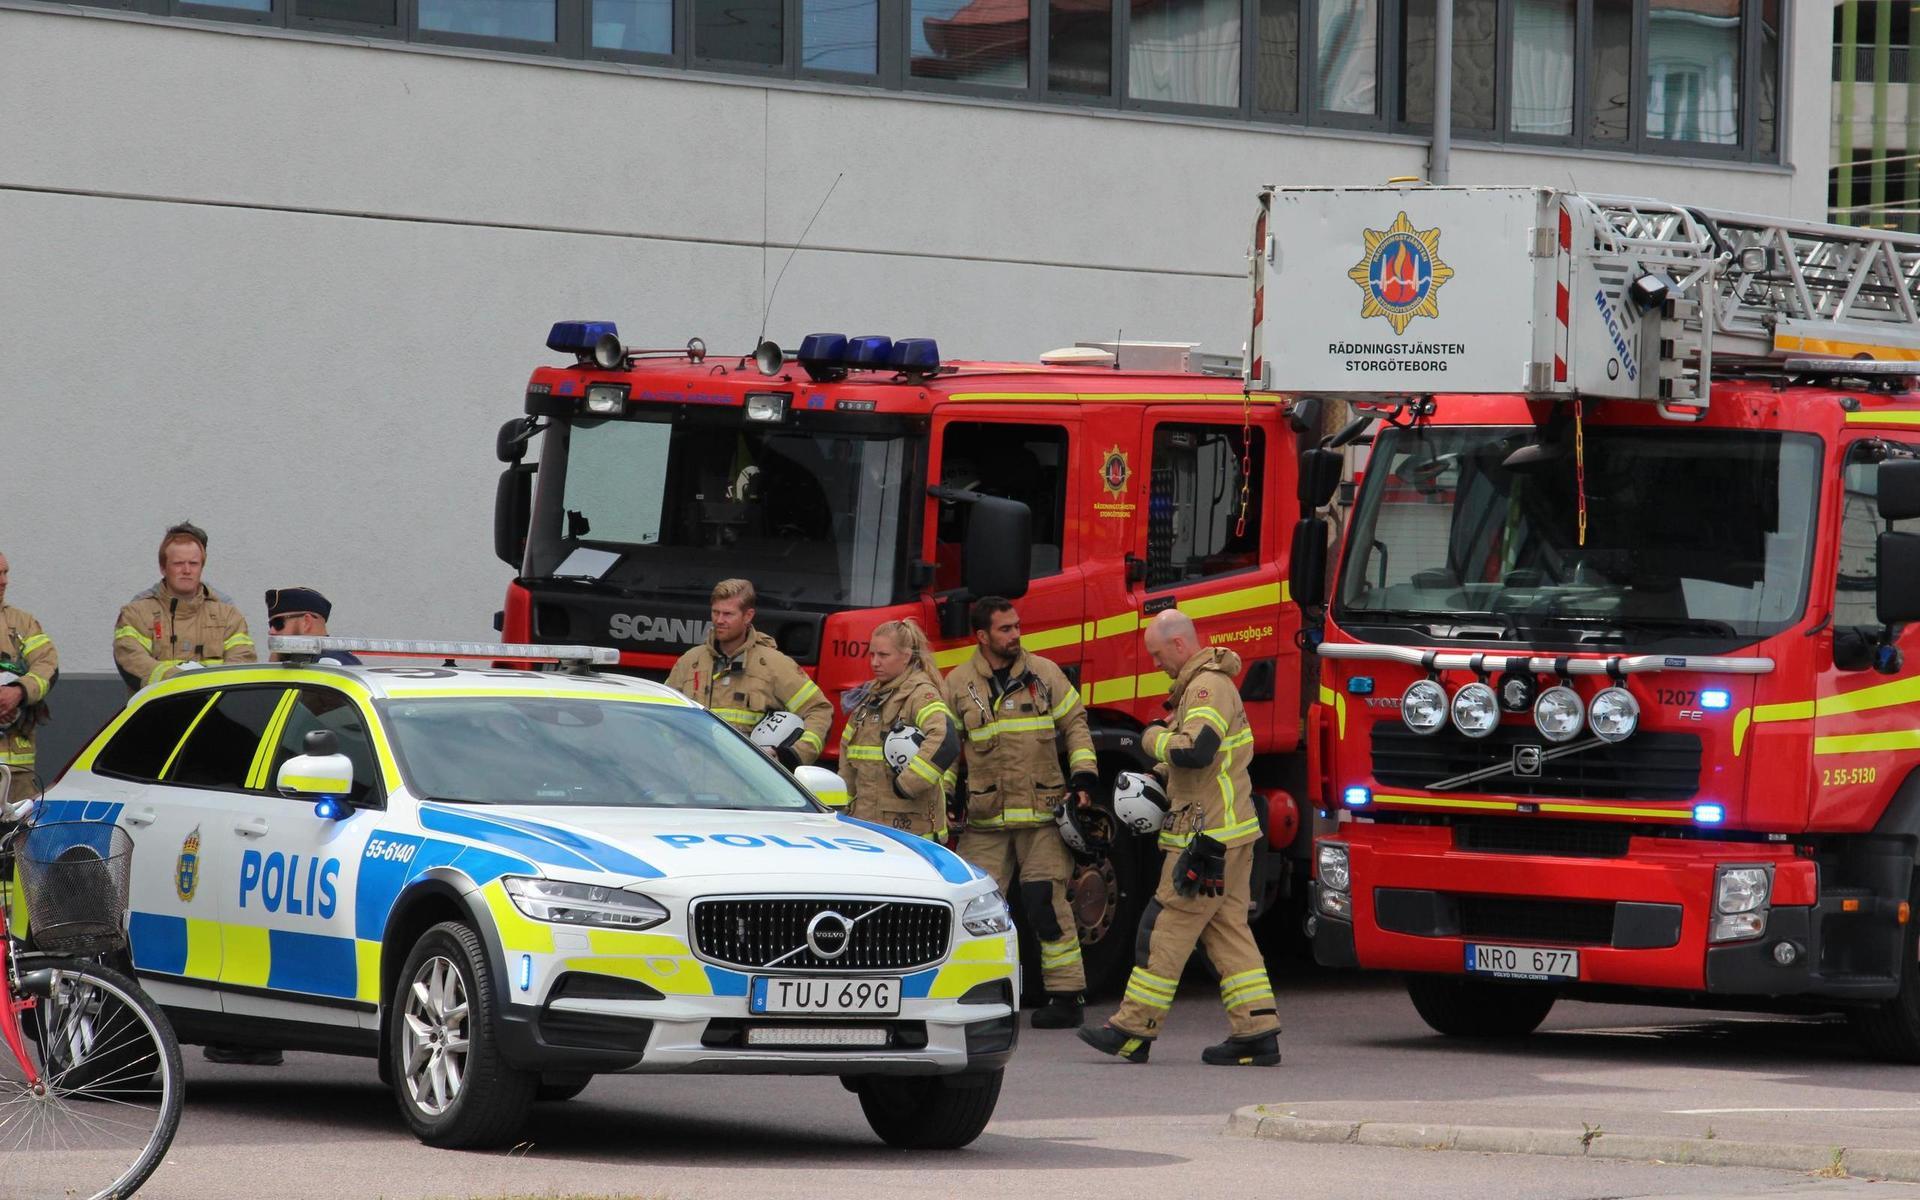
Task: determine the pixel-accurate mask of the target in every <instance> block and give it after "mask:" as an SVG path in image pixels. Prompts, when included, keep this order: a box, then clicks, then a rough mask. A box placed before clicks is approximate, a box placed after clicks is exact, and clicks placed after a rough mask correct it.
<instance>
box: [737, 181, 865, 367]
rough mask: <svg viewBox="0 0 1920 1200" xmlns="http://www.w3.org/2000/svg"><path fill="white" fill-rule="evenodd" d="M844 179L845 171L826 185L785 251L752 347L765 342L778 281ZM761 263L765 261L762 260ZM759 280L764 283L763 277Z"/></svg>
mask: <svg viewBox="0 0 1920 1200" xmlns="http://www.w3.org/2000/svg"><path fill="white" fill-rule="evenodd" d="M846 177H847V173H846V172H845V171H842V172H840V173H839V174H838V175H835V176H834V177H833V182H832V183H830V184H828V185H827V194H826V195H824V196H822V197H820V207H819V208H816V209H814V210H813V216H811V217H809V218H807V227H806V228H805V229H802V230H801V231H800V238H799V240H798V241H796V242H794V243H793V249H791V250H789V251H787V261H786V262H783V263H781V264H780V273H779V274H778V275H775V276H774V277H773V290H772V291H771V292H768V293H767V306H766V307H765V308H764V309H761V310H760V336H759V337H756V338H754V339H753V344H754V345H756V346H758V345H759V344H760V343H761V342H764V341H766V340H767V318H768V317H770V316H772V315H773V298H774V297H775V296H777V295H779V294H780V281H781V280H782V279H785V278H786V277H787V268H788V267H790V266H792V265H793V256H794V255H796V254H798V253H800V247H802V246H804V245H806V243H807V235H808V234H809V233H812V232H813V223H814V222H815V221H818V220H819V219H820V213H821V212H822V211H823V210H825V208H826V207H827V201H829V200H831V199H833V189H834V188H837V187H839V186H840V181H841V180H842V179H845V178H846ZM764 236H765V235H764V234H763V235H762V237H764ZM762 261H763V262H764V261H765V260H764V259H762ZM761 278H762V281H763V282H764V280H765V276H764V275H763V276H762V277H761Z"/></svg>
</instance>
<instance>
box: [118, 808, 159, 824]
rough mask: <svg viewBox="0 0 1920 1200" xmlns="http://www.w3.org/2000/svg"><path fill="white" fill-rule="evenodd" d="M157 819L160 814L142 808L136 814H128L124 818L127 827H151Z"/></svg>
mask: <svg viewBox="0 0 1920 1200" xmlns="http://www.w3.org/2000/svg"><path fill="white" fill-rule="evenodd" d="M159 819H160V814H159V813H157V812H155V811H153V810H152V809H151V808H143V809H140V810H139V811H138V812H130V813H128V814H127V816H126V821H127V824H129V825H151V824H153V823H154V822H155V821H158V820H159Z"/></svg>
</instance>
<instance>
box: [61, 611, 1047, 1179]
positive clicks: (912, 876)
mask: <svg viewBox="0 0 1920 1200" xmlns="http://www.w3.org/2000/svg"><path fill="white" fill-rule="evenodd" d="M271 645H272V649H273V650H274V651H276V652H277V653H279V654H280V655H281V656H282V657H283V659H286V660H287V661H282V662H277V663H269V664H262V665H258V666H225V667H212V668H207V669H204V670H199V671H194V672H191V673H187V674H183V675H180V676H177V677H175V678H173V679H168V680H165V681H163V682H160V683H157V684H155V685H153V686H150V687H147V688H145V689H143V690H142V691H141V692H139V693H138V694H137V695H136V696H134V698H133V699H132V701H131V702H130V703H129V705H128V706H127V709H126V710H125V711H124V712H122V713H121V714H120V715H119V716H118V717H117V718H116V719H115V720H114V721H113V722H112V723H111V724H110V725H108V726H107V727H106V728H105V729H104V730H103V731H102V732H101V733H100V734H99V736H98V737H96V738H95V739H94V741H93V742H92V743H91V744H90V745H89V746H88V747H87V748H86V750H85V751H84V752H83V753H82V754H81V755H80V757H79V758H78V759H77V760H75V762H74V764H73V767H72V768H71V769H70V770H69V771H68V772H67V774H66V775H65V776H64V777H63V778H62V779H61V780H60V781H59V783H58V784H56V785H55V786H54V787H53V788H52V789H51V790H50V791H49V792H48V794H47V797H46V798H45V800H44V801H43V803H42V811H41V812H40V814H39V815H38V818H37V819H39V820H42V821H50V820H83V821H103V822H113V823H115V824H118V825H120V826H122V827H123V828H125V829H126V830H127V831H128V833H130V834H131V835H132V837H133V838H134V840H135V842H136V845H137V849H136V852H135V854H134V868H133V870H134V880H133V899H132V905H131V908H132V912H131V914H130V917H129V929H128V934H129V951H128V953H129V955H130V958H131V962H130V963H128V964H125V965H128V966H130V967H131V968H132V969H133V971H134V972H135V973H136V974H137V975H138V976H139V978H140V980H141V982H142V983H143V985H144V986H145V987H146V988H147V989H148V991H149V992H150V993H151V994H152V995H153V997H154V998H155V999H156V1000H157V1001H158V1002H159V1003H160V1004H161V1005H162V1006H163V1007H164V1008H165V1009H166V1010H167V1014H168V1016H169V1017H171V1018H172V1020H173V1022H174V1025H175V1028H176V1029H177V1030H178V1032H179V1034H180V1038H181V1040H182V1041H183V1042H202V1043H221V1044H225V1045H241V1046H257V1047H279V1048H283V1049H296V1050H318V1051H329V1052H335V1053H340V1054H352V1055H362V1056H367V1057H376V1058H377V1060H378V1062H379V1069H380V1073H381V1076H382V1077H383V1078H384V1079H386V1080H387V1081H388V1082H389V1083H390V1084H391V1086H392V1088H393V1092H394V1095H395V1097H396V1099H397V1100H398V1102H399V1106H400V1110H401V1112H402V1113H403V1114H404V1116H405V1118H406V1121H407V1123H408V1124H409V1125H410V1126H411V1127H412V1128H413V1130H414V1132H415V1133H416V1134H417V1135H418V1136H419V1137H420V1138H421V1139H422V1140H424V1141H426V1142H429V1143H431V1144H434V1145H442V1146H480V1145H497V1144H501V1143H504V1142H509V1141H511V1140H513V1138H514V1136H515V1132H516V1130H517V1129H518V1128H519V1127H520V1126H521V1124H522V1122H523V1120H524V1118H525V1116H526V1113H527V1110H528V1106H529V1105H530V1104H532V1103H533V1102H534V1101H535V1100H537V1099H564V1098H565V1097H567V1096H570V1095H573V1094H575V1093H577V1092H578V1091H579V1090H580V1089H581V1088H582V1087H584V1086H585V1085H586V1081H587V1080H588V1079H589V1078H590V1077H591V1076H593V1075H595V1074H599V1073H605V1072H711V1073H746V1074H808V1075H836V1076H839V1077H840V1079H841V1081H842V1082H843V1083H844V1084H845V1085H846V1087H847V1088H848V1090H850V1091H853V1092H854V1093H856V1094H857V1095H858V1097H859V1100H860V1104H861V1107H862V1109H863V1110H864V1111H865V1114H866V1116H867V1120H868V1121H869V1123H870V1124H871V1125H872V1127H873V1129H874V1131H875V1132H876V1133H878V1134H879V1135H880V1137H881V1138H883V1139H884V1140H885V1141H887V1142H889V1143H891V1144H894V1145H899V1146H910V1147H925V1148H934V1147H954V1146H961V1145H965V1144H966V1143H968V1142H970V1141H972V1140H973V1139H974V1137H976V1136H977V1135H978V1134H979V1132H980V1130H981V1129H982V1128H983V1127H984V1126H985V1125H986V1122H987V1120H988V1118H989V1117H990V1116H991V1115H992V1112H993V1108H994V1104H995V1102H996V1100H997V1099H998V1096H999V1091H1000V1080H1001V1073H1002V1069H1003V1067H1004V1065H1005V1063H1006V1061H1007V1058H1008V1056H1009V1055H1010V1053H1011V1051H1012V1049H1013V1046H1014V1039H1015V1029H1016V1021H1015V1019H1014V1018H1015V1010H1014V1007H1013V1005H1014V997H1015V996H1016V995H1017V994H1018V988H1017V984H1018V979H1017V972H1018V966H1017V961H1018V959H1017V953H1016V948H1015V939H1014V935H1013V932H1012V924H1011V920H1010V918H1009V916H1008V913H1007V908H1006V904H1005V902H1004V901H1003V899H1002V897H1001V896H1000V894H999V892H998V891H997V890H996V889H995V887H994V885H993V882H992V880H990V879H988V878H986V877H985V876H983V875H982V874H981V873H980V872H979V871H977V870H975V869H974V868H972V867H970V866H968V865H967V864H966V863H964V862H963V861H961V860H960V859H959V858H957V857H955V856H954V855H953V854H951V853H949V852H948V851H946V850H945V849H943V848H941V847H939V846H936V845H933V844H932V843H929V842H927V841H925V840H923V839H920V838H915V837H910V836H908V835H905V834H902V833H898V832H896V831H893V830H888V829H884V828H881V827H879V826H875V825H870V824H866V823H864V822H860V821H855V820H852V819H850V818H848V817H845V816H842V815H839V814H837V813H835V812H833V811H832V810H831V809H829V808H828V807H827V806H825V805H823V804H822V803H820V802H819V801H818V800H817V799H816V798H815V793H824V792H825V791H827V790H828V789H830V788H833V787H837V786H840V785H839V781H838V777H837V776H835V775H834V774H833V773H832V772H829V771H825V770H822V769H819V768H811V767H808V768H801V770H800V772H799V774H798V777H797V778H796V776H794V775H789V774H788V773H787V772H785V771H784V770H782V769H781V768H779V767H778V766H776V765H775V764H774V763H773V762H772V761H770V760H769V759H768V758H767V757H766V756H765V755H764V754H762V753H761V752H760V751H758V750H757V749H755V748H754V747H753V746H752V745H751V744H750V743H749V742H748V741H747V740H746V739H744V738H742V737H741V736H740V735H739V734H737V733H735V732H734V731H733V730H732V729H730V728H729V727H728V726H727V725H726V724H725V723H724V722H722V721H720V720H719V719H718V718H716V717H713V716H712V715H710V714H709V713H707V712H706V711H705V710H704V709H702V708H700V707H699V706H698V705H695V704H693V703H692V702H691V701H688V700H685V699H683V698H681V697H680V696H678V695H676V694H674V693H673V692H670V691H669V690H667V689H666V688H664V687H662V686H660V685H658V684H654V683H650V682H647V681H645V680H641V679H636V678H632V677H627V676H620V675H603V674H596V673H593V672H591V671H590V670H589V669H588V668H589V667H590V666H591V665H592V664H596V663H605V662H608V661H610V660H611V659H612V656H613V654H614V652H613V651H611V650H599V649H594V648H590V647H566V648H559V647H553V646H502V645H493V644H485V643H461V644H446V643H415V642H387V641H363V640H358V639H346V638H276V639H274V640H273V641H272V643H271ZM335 650H348V651H352V652H353V653H354V654H356V655H359V656H361V657H363V658H365V659H368V660H376V661H377V660H378V659H379V658H380V657H381V656H394V655H408V656H416V657H417V656H431V658H433V659H444V660H445V661H446V664H447V665H445V666H417V665H386V666H380V665H370V664H367V665H354V666H337V665H326V664H322V663H320V662H319V661H318V659H319V658H320V656H322V655H324V654H326V653H327V652H329V651H335ZM476 658H477V659H485V660H500V659H506V660H512V661H514V662H521V661H525V662H528V663H542V662H551V663H555V664H558V665H560V666H564V667H566V668H567V669H566V670H552V669H548V670H534V669H514V670H501V669H489V668H488V667H487V666H486V665H485V664H481V665H479V666H476V667H472V668H457V667H455V666H454V665H453V663H454V662H455V661H456V660H465V659H476ZM386 661H388V662H393V661H394V659H393V658H392V657H387V658H386ZM803 785H804V786H803ZM809 788H811V789H813V791H811V792H810V791H809Z"/></svg>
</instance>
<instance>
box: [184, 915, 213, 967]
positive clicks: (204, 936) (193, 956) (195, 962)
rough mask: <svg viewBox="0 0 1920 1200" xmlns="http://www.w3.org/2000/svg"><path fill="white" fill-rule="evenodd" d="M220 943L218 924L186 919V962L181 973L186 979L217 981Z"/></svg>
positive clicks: (190, 918)
mask: <svg viewBox="0 0 1920 1200" xmlns="http://www.w3.org/2000/svg"><path fill="white" fill-rule="evenodd" d="M222 941H223V936H222V934H221V932H220V922H218V921H207V920H202V919H201V918H199V917H188V918H187V962H186V968H185V969H184V970H183V971H182V972H181V973H182V974H184V975H185V976H186V977H187V978H188V979H206V980H210V981H211V980H216V979H219V978H220V957H221V949H222Z"/></svg>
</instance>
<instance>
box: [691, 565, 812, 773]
mask: <svg viewBox="0 0 1920 1200" xmlns="http://www.w3.org/2000/svg"><path fill="white" fill-rule="evenodd" d="M755 599H756V597H755V595H754V591H753V584H751V583H749V582H748V581H747V580H744V579H722V580H721V581H720V582H719V583H716V584H714V585H713V595H712V597H711V598H710V600H709V603H710V605H711V608H710V609H709V615H710V616H711V617H712V618H713V631H712V632H711V633H709V634H708V635H707V640H706V641H705V642H703V643H701V644H700V645H698V646H695V647H694V648H693V649H691V650H689V651H687V652H686V653H685V654H682V655H681V656H680V661H679V662H676V663H674V664H673V670H672V671H671V672H669V673H668V675H667V686H668V687H670V688H672V689H674V690H675V691H677V692H679V693H680V694H681V695H683V696H686V697H687V698H689V699H691V700H696V701H698V702H699V703H701V704H702V705H705V706H706V707H707V708H708V709H709V710H711V711H712V713H713V715H714V716H716V717H719V718H720V719H721V720H723V721H725V722H726V723H727V724H729V725H731V726H733V727H734V728H735V729H738V730H739V731H740V732H741V733H743V734H747V735H749V736H752V734H753V731H754V729H755V727H756V726H758V725H759V724H760V723H761V722H762V719H763V718H765V717H766V716H767V715H768V714H770V713H777V712H782V711H786V712H792V713H796V714H798V715H799V717H800V719H801V720H802V721H803V722H804V723H805V725H806V728H805V730H804V731H803V732H800V733H799V734H798V735H797V736H795V737H794V738H792V739H791V740H790V741H787V742H786V744H784V745H764V744H762V743H761V742H760V740H759V739H755V744H756V745H761V748H762V749H765V750H768V751H769V752H770V753H772V754H773V756H774V757H775V758H777V759H779V760H780V763H781V764H782V765H783V766H785V767H787V768H788V769H789V770H791V769H792V768H794V767H798V766H804V765H805V764H807V763H810V762H812V761H814V760H815V759H817V758H819V757H820V751H821V750H823V749H824V748H825V747H826V744H827V730H828V729H829V728H831V727H832V725H833V702H832V701H831V700H828V699H827V698H826V696H825V694H823V693H822V692H821V691H820V689H819V688H818V687H817V686H815V685H814V682H813V680H811V679H808V678H807V673H806V672H805V671H802V670H801V669H800V664H798V663H796V662H794V661H793V660H792V659H791V658H788V657H787V656H786V655H785V654H782V653H781V652H780V647H779V646H778V645H776V644H775V643H774V640H773V638H771V637H769V636H768V635H766V634H764V633H761V632H759V631H758V630H756V629H755V628H754V627H753V617H754V603H755Z"/></svg>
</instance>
